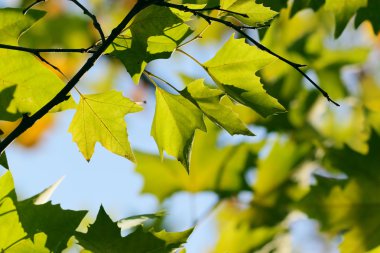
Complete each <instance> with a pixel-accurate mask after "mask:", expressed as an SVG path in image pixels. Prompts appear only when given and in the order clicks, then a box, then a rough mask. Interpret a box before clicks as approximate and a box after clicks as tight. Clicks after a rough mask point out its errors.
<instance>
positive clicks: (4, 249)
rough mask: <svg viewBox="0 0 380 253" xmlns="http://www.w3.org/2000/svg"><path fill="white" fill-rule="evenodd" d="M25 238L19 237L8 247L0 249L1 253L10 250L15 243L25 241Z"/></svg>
mask: <svg viewBox="0 0 380 253" xmlns="http://www.w3.org/2000/svg"><path fill="white" fill-rule="evenodd" d="M26 238H28V235H26V236H24V237H21V238H20V239H18V240H16V241H14V242H12V243H11V244H10V245H8V246H7V247H5V248H3V249H1V251H0V252H1V253H5V252H6V251H7V250H8V249H10V248H11V247H13V246H14V245H16V244H17V243H19V242H21V241H22V240H25V239H26Z"/></svg>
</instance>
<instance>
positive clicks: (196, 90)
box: [182, 79, 253, 136]
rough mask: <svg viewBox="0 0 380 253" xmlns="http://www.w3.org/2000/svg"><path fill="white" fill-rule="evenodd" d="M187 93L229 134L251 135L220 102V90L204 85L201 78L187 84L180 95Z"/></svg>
mask: <svg viewBox="0 0 380 253" xmlns="http://www.w3.org/2000/svg"><path fill="white" fill-rule="evenodd" d="M187 94H190V97H191V99H192V100H193V101H194V102H195V103H196V104H197V105H198V107H199V108H200V109H201V110H202V112H203V113H204V114H205V115H206V116H207V117H208V118H209V119H210V120H212V121H213V122H214V123H216V124H218V125H220V126H221V127H223V128H224V129H225V130H226V131H227V132H229V133H230V134H231V135H234V134H243V135H250V136H252V135H253V133H252V132H251V131H250V130H249V129H248V128H247V127H246V126H245V124H244V123H243V122H242V121H241V120H240V118H239V116H238V115H237V114H236V113H235V112H233V111H232V109H231V108H230V107H228V106H226V105H223V104H221V103H220V99H221V97H222V95H224V92H223V91H222V90H219V89H211V88H208V87H206V86H205V85H204V83H203V80H202V79H199V80H196V81H194V82H191V83H190V84H188V85H187V88H186V89H185V90H184V91H182V95H185V96H186V95H187Z"/></svg>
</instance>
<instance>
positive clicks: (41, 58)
mask: <svg viewBox="0 0 380 253" xmlns="http://www.w3.org/2000/svg"><path fill="white" fill-rule="evenodd" d="M34 55H35V56H37V57H38V59H40V60H41V61H42V62H44V63H46V64H47V65H49V66H50V67H52V68H53V69H54V70H56V71H58V72H59V73H60V74H61V75H63V76H64V77H66V75H65V74H64V73H63V72H62V70H60V69H59V68H58V67H57V66H55V65H54V64H52V63H50V62H49V61H48V60H46V59H45V58H44V57H42V56H41V54H40V53H36V54H34Z"/></svg>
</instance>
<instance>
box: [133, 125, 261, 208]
mask: <svg viewBox="0 0 380 253" xmlns="http://www.w3.org/2000/svg"><path fill="white" fill-rule="evenodd" d="M217 129H218V127H217V126H215V125H214V124H211V122H209V124H207V133H204V132H201V131H197V132H196V134H195V135H196V136H195V138H194V145H193V151H192V154H191V160H190V164H191V172H190V174H187V173H186V172H185V171H184V170H183V169H182V166H181V164H180V163H179V162H178V161H175V160H169V159H165V160H164V161H162V160H161V159H160V157H159V156H157V155H152V154H146V153H141V152H136V157H137V160H138V161H139V162H138V163H137V167H136V171H137V172H138V173H140V174H141V175H142V176H143V177H144V182H145V183H144V187H143V192H144V193H151V194H154V195H155V196H156V197H157V198H158V199H159V200H161V201H162V200H164V199H165V198H167V197H169V196H171V195H172V194H173V193H175V192H178V191H188V192H201V191H216V192H217V193H219V194H222V195H231V194H234V193H236V192H238V191H240V190H241V189H245V188H247V187H248V186H247V185H246V183H245V180H244V177H243V176H242V175H243V174H244V171H245V169H246V168H247V162H248V161H249V160H250V159H252V157H253V156H254V153H255V152H257V151H258V150H259V149H260V148H261V146H262V145H261V144H257V145H256V146H248V145H243V144H242V145H234V146H227V147H223V148H217V147H216V145H217V139H218V132H217ZM216 157H217V159H215V158H216Z"/></svg>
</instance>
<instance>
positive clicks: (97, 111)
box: [69, 91, 142, 161]
mask: <svg viewBox="0 0 380 253" xmlns="http://www.w3.org/2000/svg"><path fill="white" fill-rule="evenodd" d="M141 110H142V107H141V106H139V105H137V104H136V103H134V102H132V101H131V100H129V99H128V98H126V97H123V96H122V94H121V93H119V92H117V91H108V92H105V93H100V94H92V95H82V96H81V100H80V102H79V105H78V108H77V112H76V113H75V115H74V118H73V120H72V122H71V125H70V128H69V131H70V132H71V133H72V135H73V140H74V141H75V142H76V143H77V145H78V147H79V150H80V151H81V152H82V154H83V156H84V157H85V158H86V160H88V161H89V160H90V159H91V156H92V154H93V153H94V148H95V144H96V142H100V143H101V144H102V145H103V147H105V148H106V149H108V150H109V151H111V152H113V153H115V154H117V155H120V156H123V157H126V158H128V159H129V160H131V161H135V158H134V155H133V152H132V149H131V147H130V144H129V141H128V134H127V124H126V122H125V120H124V116H125V115H126V114H128V113H134V112H139V111H141Z"/></svg>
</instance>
